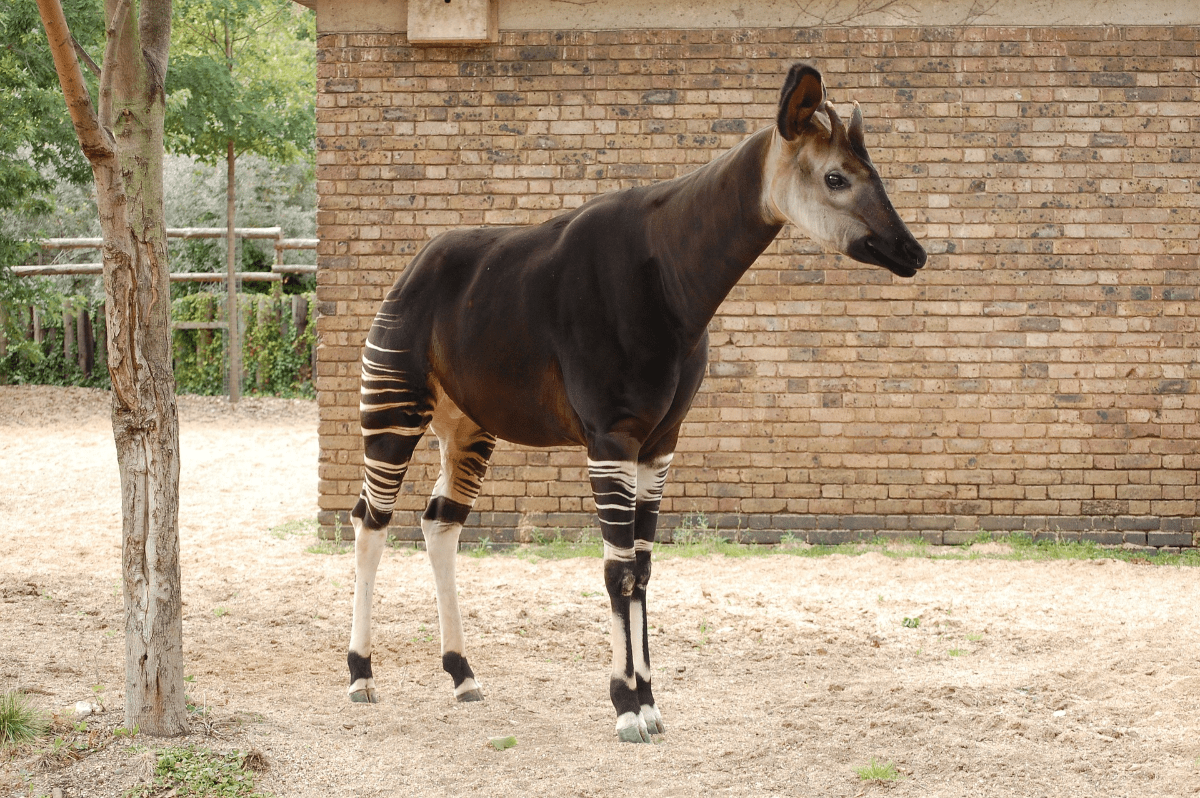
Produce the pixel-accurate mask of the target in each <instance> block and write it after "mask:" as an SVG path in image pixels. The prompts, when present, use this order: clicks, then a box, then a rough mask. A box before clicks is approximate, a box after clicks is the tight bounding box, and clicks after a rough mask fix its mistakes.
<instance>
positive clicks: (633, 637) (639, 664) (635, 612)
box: [629, 599, 650, 685]
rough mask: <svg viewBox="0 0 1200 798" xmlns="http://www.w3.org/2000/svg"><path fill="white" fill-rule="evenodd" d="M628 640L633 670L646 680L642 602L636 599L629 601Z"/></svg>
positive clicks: (647, 665) (647, 675)
mask: <svg viewBox="0 0 1200 798" xmlns="http://www.w3.org/2000/svg"><path fill="white" fill-rule="evenodd" d="M629 641H630V643H631V649H632V651H633V672H634V673H636V674H637V675H638V676H641V677H642V680H643V681H646V682H648V681H650V663H648V662H646V650H645V649H644V648H642V602H640V601H638V600H637V599H631V600H630V602H629ZM634 684H635V685H636V682H635V683H634Z"/></svg>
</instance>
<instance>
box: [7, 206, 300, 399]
mask: <svg viewBox="0 0 1200 798" xmlns="http://www.w3.org/2000/svg"><path fill="white" fill-rule="evenodd" d="M227 234H228V231H227V229H226V228H224V227H187V228H168V229H167V237H168V238H181V239H194V238H224V237H225V236H226V235H227ZM234 234H235V235H236V236H237V237H238V238H243V239H246V238H253V239H266V240H270V241H272V242H273V246H274V250H275V257H274V262H273V263H272V265H271V271H269V272H234V273H233V274H232V275H230V274H229V273H228V272H225V271H221V272H172V273H171V275H170V279H171V282H224V283H226V285H227V295H228V296H233V295H234V293H235V291H234V286H232V285H229V283H230V281H231V278H232V280H234V281H239V280H240V281H242V282H269V283H274V284H275V285H276V286H277V292H279V293H281V292H282V281H283V276H284V275H285V274H315V273H316V270H317V267H316V266H313V265H308V264H285V263H284V262H283V253H284V252H285V251H286V250H289V249H316V248H317V239H315V238H284V237H283V230H282V228H279V227H238V228H235V229H234ZM40 243H41V246H42V247H43V249H58V250H62V249H97V250H98V249H100V248H102V247H103V246H104V240H103V239H101V238H50V239H46V240H44V241H42V242H40ZM12 271H13V274H14V275H16V276H18V277H45V276H61V275H79V276H88V275H91V276H98V275H101V274H103V273H104V264H103V263H54V264H34V265H29V266H15V267H13V269H12ZM227 304H228V303H227ZM28 312H29V321H28V324H29V329H30V332H31V336H32V338H33V341H34V342H35V343H37V344H42V343H43V342H44V341H45V337H46V335H47V325H46V324H45V323H44V320H43V319H42V318H41V317H40V314H39V313H38V309H37V308H36V307H30V308H29V311H28ZM3 313H5V311H4V309H3V308H0V314H3ZM103 318H104V313H103V306H101V310H100V312H99V313H98V314H97V319H98V320H101V319H103ZM4 321H5V319H4V318H3V317H2V316H0V357H3V356H4V355H6V354H7V352H8V344H7V341H6V340H5V338H4V333H3V328H4ZM171 326H172V328H173V329H193V330H194V329H204V330H226V331H228V330H229V321H228V319H224V320H212V321H200V322H197V321H181V322H172V325H171ZM239 327H241V325H236V324H235V325H234V329H235V331H236V330H237V329H238V328H239ZM54 329H57V328H56V327H55V328H54ZM241 329H244V327H241ZM50 334H53V330H52V331H51V332H50ZM97 337H98V336H97V335H96V330H95V326H94V324H93V322H92V318H91V314H89V313H88V311H87V308H86V307H74V306H72V305H71V304H70V303H67V304H65V305H64V307H63V356H64V358H65V359H67V360H68V361H69V360H70V359H71V358H72V357H73V356H74V357H75V358H76V362H77V363H78V364H79V368H80V370H81V371H82V372H83V373H84V374H85V375H86V376H91V374H92V371H93V370H94V369H95V368H96V354H97V351H96V339H97ZM100 337H101V338H103V336H100ZM229 343H230V350H231V351H230V363H239V364H240V363H241V362H242V357H241V354H242V353H241V349H242V336H240V335H236V334H235V335H233V336H231V340H230V342H229ZM101 357H103V354H101ZM239 382H240V381H239ZM229 385H230V387H231V390H230V398H231V399H232V400H234V401H236V398H237V397H238V396H239V395H240V384H238V383H235V381H234V380H233V379H232V375H231V378H230V381H229Z"/></svg>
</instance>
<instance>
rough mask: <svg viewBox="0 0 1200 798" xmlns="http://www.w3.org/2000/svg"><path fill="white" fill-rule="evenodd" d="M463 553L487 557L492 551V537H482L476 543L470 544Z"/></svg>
mask: <svg viewBox="0 0 1200 798" xmlns="http://www.w3.org/2000/svg"><path fill="white" fill-rule="evenodd" d="M463 553H464V554H466V555H468V556H470V557H486V556H488V555H489V554H491V553H492V539H491V538H488V537H483V538H480V539H479V541H478V542H477V543H475V544H472V545H468V546H467V547H466V548H465V549H464V550H463Z"/></svg>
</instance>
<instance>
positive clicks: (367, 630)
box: [348, 518, 387, 701]
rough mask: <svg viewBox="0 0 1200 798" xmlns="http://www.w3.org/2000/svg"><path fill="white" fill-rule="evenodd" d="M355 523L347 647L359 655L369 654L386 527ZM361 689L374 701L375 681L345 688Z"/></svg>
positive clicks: (362, 682) (356, 680)
mask: <svg viewBox="0 0 1200 798" xmlns="http://www.w3.org/2000/svg"><path fill="white" fill-rule="evenodd" d="M351 522H352V523H353V525H354V621H353V622H352V623H351V626H350V650H351V651H352V652H354V653H355V654H358V655H359V656H360V657H369V656H371V600H372V595H373V594H374V591H375V572H376V571H377V570H378V568H379V558H380V556H381V555H382V554H383V544H384V542H385V541H386V539H387V529H386V528H384V529H374V530H371V529H364V528H363V526H362V522H361V521H360V520H359V519H357V518H352V519H351ZM359 691H363V692H365V693H366V694H367V695H368V696H369V697H370V700H371V701H375V700H376V695H375V680H374V679H368V678H360V679H355V680H354V682H353V683H352V684H351V685H350V689H349V690H348V692H349V694H350V695H352V696H353V695H354V694H355V693H356V692H359Z"/></svg>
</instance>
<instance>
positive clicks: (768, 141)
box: [347, 64, 925, 742]
mask: <svg viewBox="0 0 1200 798" xmlns="http://www.w3.org/2000/svg"><path fill="white" fill-rule="evenodd" d="M789 221H790V222H791V223H793V224H795V225H796V226H797V227H799V228H800V229H801V230H803V231H804V232H805V233H807V234H808V235H809V236H811V237H812V238H813V239H815V240H816V241H818V242H820V243H821V244H823V245H824V246H826V247H828V248H830V249H833V250H835V251H838V252H842V253H844V254H847V255H849V256H850V257H852V258H854V259H856V260H859V261H862V262H865V263H871V264H875V265H880V266H884V267H886V268H888V269H889V270H891V271H892V272H894V273H895V274H897V275H899V276H901V277H911V276H912V275H914V274H915V273H916V271H917V269H919V268H921V267H922V266H923V265H924V263H925V252H924V250H923V249H922V248H921V247H920V245H919V244H918V243H917V242H916V240H915V239H914V238H913V236H912V234H911V233H910V232H909V231H908V229H907V228H906V227H905V225H904V223H903V222H902V221H901V220H900V218H899V216H898V215H897V214H896V212H895V210H894V209H893V208H892V205H891V203H890V202H889V200H888V198H887V195H886V193H885V191H884V187H883V183H882V182H881V180H880V178H879V174H878V172H877V171H876V170H875V168H874V166H872V164H871V162H870V159H869V157H868V155H867V152H866V149H865V147H864V146H863V127H862V116H861V114H860V113H859V111H858V109H857V106H856V107H855V110H854V115H853V118H852V121H851V123H850V125H849V126H846V125H845V124H843V123H842V121H841V120H840V119H839V117H838V116H837V114H836V112H835V111H834V109H833V107H832V106H831V105H830V104H829V103H828V102H826V100H825V88H824V85H823V83H822V80H821V76H820V74H819V73H818V72H817V70H816V69H815V68H813V67H812V66H810V65H807V64H796V65H794V66H793V67H792V68H791V70H790V72H789V74H788V77H787V81H786V83H785V85H784V87H783V92H782V96H781V98H780V104H779V113H778V119H777V123H776V124H775V125H772V126H770V127H768V128H766V129H763V130H760V131H758V132H757V133H755V134H753V135H751V136H749V137H748V138H747V139H745V140H744V141H743V142H742V143H741V144H739V145H738V146H736V147H734V148H733V149H732V150H730V151H728V152H726V153H725V154H723V155H721V156H720V157H719V158H717V159H716V160H714V161H712V162H711V163H709V164H708V165H707V166H704V167H702V168H700V169H698V170H696V171H695V172H692V173H691V174H688V175H686V176H683V177H680V178H677V179H675V180H670V181H667V182H663V183H658V184H655V185H650V186H645V187H639V188H632V189H627V190H623V191H618V192H614V193H612V194H607V195H604V196H601V197H597V198H595V199H593V200H590V201H589V202H586V203H584V204H583V205H581V206H580V207H579V208H577V209H575V210H573V211H571V212H569V213H565V214H563V215H561V216H558V217H557V218H554V219H551V220H550V221H548V222H546V223H544V224H540V225H536V226H528V227H493V228H485V229H476V230H461V231H454V232H450V233H446V234H444V235H441V236H439V237H437V238H436V239H434V240H433V241H431V242H430V243H429V244H428V245H427V246H426V247H425V248H424V249H423V250H422V251H421V252H420V253H419V254H418V255H417V256H416V258H415V259H414V260H413V262H412V263H411V264H410V265H409V267H408V268H407V269H406V270H405V271H404V273H403V274H401V275H400V277H399V279H397V281H396V283H395V285H394V286H393V287H392V289H391V291H390V292H389V293H388V295H387V297H386V298H385V300H384V302H383V304H382V307H381V308H380V310H379V313H378V315H377V316H376V317H375V321H374V323H373V324H372V326H371V330H370V332H369V334H368V336H367V342H366V346H365V347H364V350H363V358H362V366H363V367H362V399H361V405H360V410H361V419H362V430H363V440H364V449H365V452H364V463H365V468H364V476H363V489H362V494H361V496H360V498H359V500H358V503H357V505H356V506H355V507H354V510H353V512H352V513H351V517H352V522H353V525H354V529H355V536H356V537H355V557H356V561H355V564H356V569H357V573H356V579H355V593H354V623H353V628H352V631H351V638H350V651H349V654H348V657H347V659H348V663H349V666H350V697H351V699H352V700H354V701H364V702H374V701H376V700H377V694H376V688H375V684H374V679H373V677H372V672H371V630H370V617H371V594H372V586H373V584H374V578H375V572H376V568H377V566H378V563H379V558H380V554H381V552H382V549H383V546H384V542H385V539H386V529H387V525H388V522H389V520H390V518H391V516H392V511H393V506H394V502H395V498H396V495H397V493H398V492H399V490H400V487H401V483H402V482H403V480H404V475H405V471H406V470H407V467H408V464H409V460H410V458H411V456H412V452H413V449H414V447H415V446H416V445H417V442H418V441H419V440H420V438H421V436H422V435H423V434H424V433H425V431H426V430H427V429H429V428H432V429H433V431H434V433H435V434H436V435H437V437H438V440H439V442H440V447H439V451H440V454H441V475H440V477H439V478H438V480H437V484H436V486H435V487H434V490H433V497H432V500H431V501H430V502H429V506H428V508H427V509H426V511H425V513H424V516H423V518H422V521H421V531H422V533H423V535H424V538H425V542H426V547H427V550H428V553H429V558H430V562H431V563H432V566H433V571H434V581H435V584H436V591H437V606H438V616H439V620H440V625H441V638H442V665H443V667H444V668H445V670H446V671H447V672H449V674H450V675H451V677H453V680H454V694H455V696H456V697H457V698H458V700H460V701H472V700H480V699H481V698H482V697H483V696H482V693H481V691H480V687H479V682H478V681H477V680H476V678H475V675H474V673H473V672H472V670H471V667H470V666H469V665H468V664H467V659H466V656H465V650H464V640H463V630H462V621H461V619H460V616H459V611H458V603H457V597H456V590H455V583H454V561H455V554H456V552H457V549H458V539H459V533H460V531H461V529H462V524H463V521H465V520H466V518H467V515H468V513H469V512H470V510H471V506H472V504H473V502H474V501H475V499H476V497H477V496H478V495H479V490H480V485H481V482H482V480H483V476H484V473H485V471H486V469H487V464H488V459H489V457H490V456H491V453H492V448H493V446H494V445H495V442H496V440H497V439H498V438H502V439H504V440H507V441H512V442H514V443H518V444H524V445H527V446H563V445H578V446H584V447H586V449H587V458H588V473H589V476H590V480H591V486H592V492H593V496H594V498H595V504H596V513H597V515H598V517H599V523H600V531H601V534H602V537H603V540H604V582H605V586H606V588H607V590H608V595H609V599H610V602H611V606H612V645H613V669H612V678H611V682H610V694H611V697H612V702H613V706H614V707H615V709H616V712H617V734H618V736H619V737H620V739H622V740H627V741H632V742H648V741H649V740H650V736H649V735H651V734H656V733H661V732H662V731H663V728H664V727H663V723H662V716H661V715H660V713H659V711H658V708H657V706H656V705H655V701H654V695H653V692H652V690H651V678H650V675H651V672H650V650H649V646H648V641H647V624H646V587H647V584H648V582H649V580H650V554H651V550H652V548H653V545H654V536H655V526H656V523H657V517H658V508H659V502H660V499H661V496H662V491H663V485H664V482H665V480H666V475H667V469H668V467H669V465H670V463H671V457H672V455H673V453H674V451H675V445H676V442H677V440H678V437H679V428H680V424H681V423H682V422H683V419H684V416H685V415H686V414H687V411H688V408H689V407H690V406H691V402H692V399H693V397H694V396H695V394H696V391H697V390H698V389H699V387H700V382H701V380H702V379H703V376H704V370H705V366H706V363H707V359H708V334H707V328H708V323H709V321H710V320H711V319H712V317H713V315H714V314H715V313H716V311H717V308H718V306H719V305H720V304H721V302H722V300H723V299H724V298H725V296H726V295H727V294H728V293H729V291H730V290H731V289H732V288H733V286H734V284H735V283H737V281H738V279H739V278H740V277H741V276H742V274H743V273H745V271H746V270H747V269H748V268H749V267H750V265H751V264H752V263H753V262H754V260H755V259H756V258H757V257H758V256H759V255H760V254H761V253H762V252H763V250H764V249H766V247H767V245H768V244H770V243H771V241H772V240H773V239H774V238H775V236H776V235H777V234H778V233H779V231H780V229H781V228H782V226H783V224H784V223H785V222H789Z"/></svg>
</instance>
